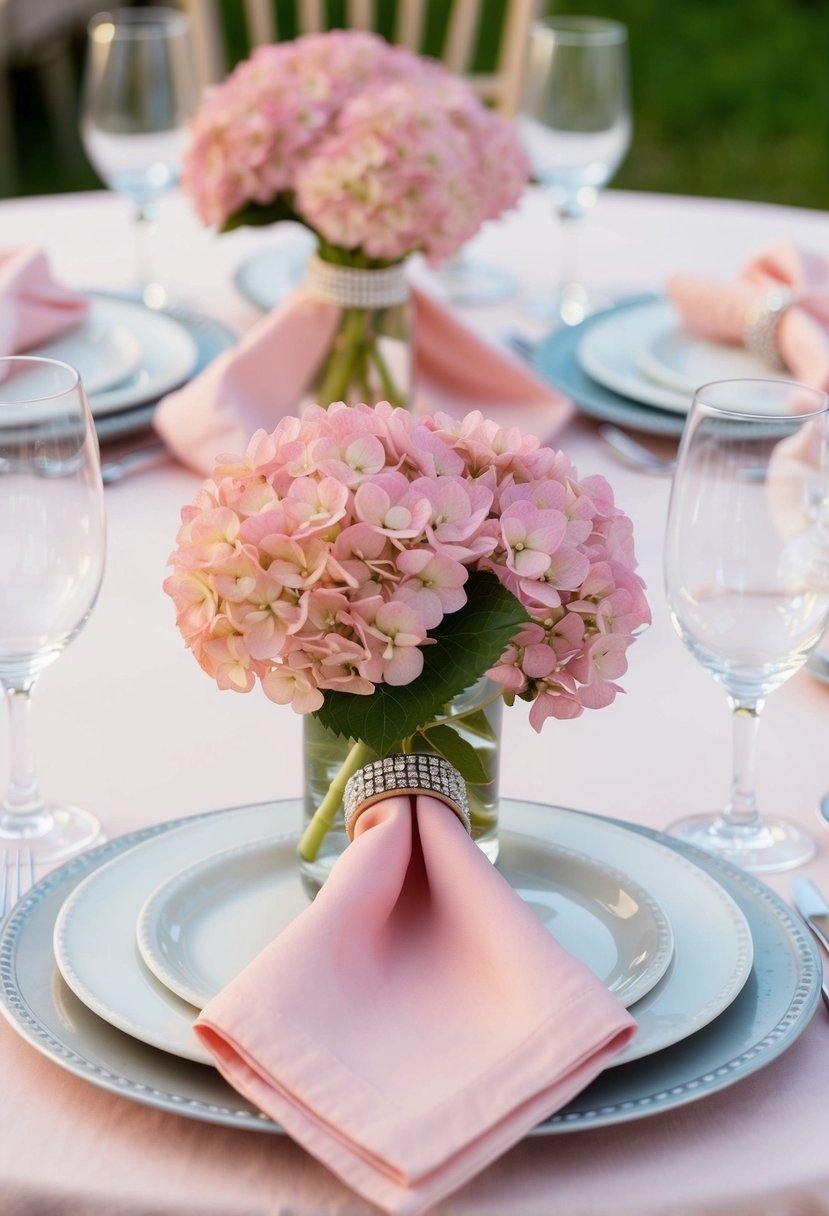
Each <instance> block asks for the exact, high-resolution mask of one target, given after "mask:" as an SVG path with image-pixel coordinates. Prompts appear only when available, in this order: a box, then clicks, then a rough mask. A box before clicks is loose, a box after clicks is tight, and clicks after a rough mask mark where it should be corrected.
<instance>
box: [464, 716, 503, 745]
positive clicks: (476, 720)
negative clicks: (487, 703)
mask: <svg viewBox="0 0 829 1216" xmlns="http://www.w3.org/2000/svg"><path fill="white" fill-rule="evenodd" d="M463 729H464V730H465V731H466V732H467V734H471V735H477V736H478V738H479V739H488V740H489V741H490V742H492V743H494V742H495V738H496V735H495V731H494V730H493V728H492V723H491V722H490V720H489V718H488V717H487V716H486V713H485V712H484V710H482V709H476V710H475V711H474V712H473V713H471V714H466V713H465V714H464V715H463Z"/></svg>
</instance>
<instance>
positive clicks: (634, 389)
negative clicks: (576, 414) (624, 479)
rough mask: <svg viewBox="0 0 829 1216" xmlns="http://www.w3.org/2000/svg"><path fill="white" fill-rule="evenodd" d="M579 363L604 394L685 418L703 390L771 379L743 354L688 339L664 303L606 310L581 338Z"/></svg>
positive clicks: (758, 363)
mask: <svg viewBox="0 0 829 1216" xmlns="http://www.w3.org/2000/svg"><path fill="white" fill-rule="evenodd" d="M577 358H578V361H579V364H580V365H581V368H582V370H583V371H584V372H586V373H587V375H588V376H591V377H592V378H593V379H594V380H595V381H597V382H598V383H599V384H602V385H604V386H605V388H610V389H613V391H614V392H617V393H621V394H622V395H623V396H625V397H628V398H630V399H631V400H634V401H638V402H640V403H641V404H645V405H653V406H658V407H659V408H660V409H664V410H671V411H673V412H675V413H679V414H686V413H687V412H688V409H689V407H690V405H691V399H692V397H693V395H694V392H695V390H696V389H697V388H698V387H699V386H700V385H701V384H707V383H710V381H712V380H724V379H734V378H745V377H749V378H750V377H760V378H762V377H765V376H768V375H769V368H768V367H767V366H766V365H765V364H764V363H762V362H761V361H760V360H759V359H756V358H755V357H754V356H753V355H750V354H748V352H747V351H745V350H743V349H742V348H740V347H736V346H727V345H725V344H720V343H716V342H709V341H706V340H705V339H703V338H697V337H694V335H693V334H690V333H688V332H687V331H686V330H685V329H683V328H682V326H681V325H680V323H679V320H678V318H677V314H676V312H675V311H674V309H673V307H672V306H671V304H670V303H669V302H668V301H667V300H664V299H660V300H652V301H646V302H643V303H641V304H635V305H628V306H625V307H623V308H619V309H615V308H614V309H609V310H608V311H607V313H606V315H604V316H603V317H602V318H601V319H597V320H596V323H595V324H594V325H592V326H591V327H590V328H589V329H588V330H587V332H585V334H584V336H583V337H582V339H581V341H580V342H579V344H578V347H577Z"/></svg>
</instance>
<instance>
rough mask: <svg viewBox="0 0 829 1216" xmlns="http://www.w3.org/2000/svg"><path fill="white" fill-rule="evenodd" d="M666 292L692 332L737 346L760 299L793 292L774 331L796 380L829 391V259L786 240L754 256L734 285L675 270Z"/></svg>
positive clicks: (782, 356) (782, 353)
mask: <svg viewBox="0 0 829 1216" xmlns="http://www.w3.org/2000/svg"><path fill="white" fill-rule="evenodd" d="M667 291H668V298H669V299H670V300H671V302H672V304H673V305H674V307H675V308H676V310H677V312H678V313H679V316H680V318H681V320H682V322H683V324H684V325H685V326H686V328H687V329H689V330H690V331H691V333H694V334H697V335H699V336H700V337H703V338H710V339H712V340H713V341H716V342H726V343H731V344H733V345H740V344H742V343H743V340H744V329H745V324H746V320H747V318H748V316H749V313H750V310H751V308H752V306H753V305H754V304H755V303H756V302H757V301H758V300H760V299H762V298H763V297H765V296H769V295H770V294H772V293H775V292H781V291H782V292H792V293H793V296H794V299H793V302H792V303H791V305H790V306H789V307H788V308H786V310H785V311H784V312H783V313H782V314H781V316H780V320H779V323H778V325H777V330H776V335H775V337H776V341H777V347H778V350H779V353H780V357H781V359H782V361H783V363H784V364H785V366H786V368H787V369H788V371H789V372H790V373H791V374H792V375H793V376H794V378H795V379H796V380H800V381H802V382H803V383H804V384H811V385H814V386H815V387H817V388H822V389H824V390H826V389H829V259H827V258H823V257H820V256H818V255H817V254H814V253H809V252H808V251H806V250H804V249H799V248H798V247H797V246H796V245H793V244H792V243H791V242H790V241H781V242H780V243H779V244H776V245H772V246H771V247H770V248H768V249H766V250H764V251H763V252H761V253H760V254H758V256H757V257H755V258H753V259H752V260H751V261H750V262H749V263H748V265H747V266H745V267H744V268H743V270H742V271H741V273H740V275H739V276H738V277H737V279H736V280H735V281H733V282H731V283H726V282H720V281H719V280H717V279H709V278H703V277H700V276H697V275H691V274H675V275H673V276H672V277H671V278H670V279H669V280H668V285H667Z"/></svg>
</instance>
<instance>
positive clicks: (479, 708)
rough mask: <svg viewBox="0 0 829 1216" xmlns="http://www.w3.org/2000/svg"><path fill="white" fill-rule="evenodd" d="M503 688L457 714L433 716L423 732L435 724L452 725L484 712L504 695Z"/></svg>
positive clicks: (423, 727)
mask: <svg viewBox="0 0 829 1216" xmlns="http://www.w3.org/2000/svg"><path fill="white" fill-rule="evenodd" d="M503 691H504V690H503V688H499V689H498V691H497V692H494V693H493V694H492V696H491V697H487V699H486V700H485V701H479V702H478V703H477V705H470V706H469V709H464V710H462V711H461V712H460V713H457V714H449V715H447V717H445V718H433V719H432V721H431V722H427V723H426V725H425V726H421V728H420V732H421V734H423V733H424V731H427V730H431V728H432V727H433V726H451V725H452V723H453V722H460V721H461V720H462V719H463V718H469V717H471V716H472V714H479V713H483V711H484V710H485V709H489V707H490V705H494V704H495V702H496V701H498V700H499V699H500V697H501V696H502V695H503Z"/></svg>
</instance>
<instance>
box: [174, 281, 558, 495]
mask: <svg viewBox="0 0 829 1216" xmlns="http://www.w3.org/2000/svg"><path fill="white" fill-rule="evenodd" d="M412 297H413V312H414V325H413V330H414V364H415V380H416V391H417V401H416V403H415V408H416V410H417V411H418V412H421V413H434V412H435V411H436V410H444V411H445V412H447V413H449V414H452V415H454V416H456V417H459V418H461V417H463V416H464V415H465V414H467V413H469V411H470V410H473V409H480V410H481V411H482V413H483V414H484V415H485V416H486V417H487V418H491V419H492V420H493V421H495V422H497V423H499V424H500V425H501V426H505V427H506V426H515V427H518V428H519V429H520V430H521V431H522V432H524V433H526V434H533V435H537V436H538V437H539V438H540V439H541V440H548V439H549V438H550V437H551V436H552V434H553V433H554V432H555V431H556V430H557V429H558V428H559V427H561V426H562V425H563V424H564V423H565V422H566V421H567V419H568V418H569V417H570V415H571V411H572V406H571V404H570V403H569V402H568V401H567V400H566V398H564V397H563V396H562V395H561V394H560V393H558V392H556V391H555V390H554V389H552V388H550V387H549V385H546V384H544V383H543V381H541V380H540V379H538V377H536V376H535V375H533V373H532V372H530V371H528V370H527V369H525V368H523V367H522V366H521V365H520V364H519V363H518V362H517V361H516V360H514V359H512V358H511V357H510V356H508V355H506V354H502V353H501V352H500V351H498V350H496V349H495V348H494V347H493V346H491V345H490V344H489V343H488V342H485V341H484V340H482V339H481V338H479V337H477V335H475V334H473V333H472V332H471V331H470V330H469V329H468V328H467V327H466V326H465V325H464V324H463V323H462V322H460V321H459V320H458V319H457V318H456V317H454V316H453V315H452V314H451V313H450V312H449V311H448V310H447V309H446V308H444V306H443V305H442V304H441V303H439V302H438V301H437V300H436V299H434V298H433V297H431V296H429V295H427V294H426V293H425V292H424V291H422V290H419V289H417V288H414V289H413V293H412ZM339 315H340V313H339V309H338V308H337V307H336V306H335V305H333V304H330V303H328V302H327V301H325V300H321V299H319V298H317V297H315V296H313V295H311V294H310V293H309V292H308V291H307V290H306V289H305V288H299V289H298V290H297V291H296V292H294V293H292V295H291V296H290V297H289V298H288V299H287V300H286V301H285V302H284V303H283V304H282V305H281V306H280V307H279V308H277V309H275V310H274V311H273V312H271V313H268V314H267V316H265V317H263V318H262V319H261V320H260V321H259V322H258V323H257V324H256V325H255V326H254V327H253V328H252V329H251V330H250V331H249V332H248V333H247V334H246V335H245V336H244V337H243V338H242V339H241V341H240V342H239V343H238V344H237V345H236V346H235V347H233V348H232V349H231V350H229V351H226V352H225V353H224V354H223V355H220V356H219V357H218V358H217V359H215V360H214V361H213V362H212V363H211V364H210V365H209V366H208V367H207V368H205V370H204V371H203V372H202V374H201V375H200V376H197V377H196V378H195V379H194V380H192V381H191V382H190V383H189V384H187V385H185V386H184V388H182V389H179V390H178V391H177V392H174V393H171V394H170V395H169V396H167V397H165V398H164V400H163V401H161V402H160V404H159V406H158V409H157V410H156V414H155V418H154V426H155V428H156V430H157V431H158V433H159V434H160V435H161V437H162V438H163V439H164V441H165V442H166V443H167V445H168V447H169V448H170V449H171V450H172V451H173V452H174V453H175V454H176V455H177V456H178V457H179V459H180V460H181V461H183V463H185V464H188V465H190V466H191V467H192V468H194V469H196V470H197V472H200V473H205V474H206V473H210V472H211V471H212V469H213V467H214V465H215V463H216V457H217V456H218V455H220V454H222V453H225V452H242V451H244V450H245V448H246V447H247V443H248V440H249V438H250V436H251V435H252V434H253V432H254V431H256V430H258V429H259V428H263V429H264V430H266V431H272V430H273V429H274V427H275V426H276V424H277V423H278V422H279V420H280V418H283V417H285V415H286V414H295V413H296V412H297V409H298V408H299V405H300V400H301V398H302V396H303V394H304V392H305V390H306V388H307V386H308V384H309V382H310V380H311V377H312V376H313V374H314V372H315V370H316V368H317V367H318V366H319V363H320V361H321V360H322V358H323V356H324V355H325V352H326V350H327V349H328V346H329V344H330V342H331V339H332V337H333V335H334V333H335V332H336V328H337V322H338V320H339ZM369 404H374V403H373V402H369Z"/></svg>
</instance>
